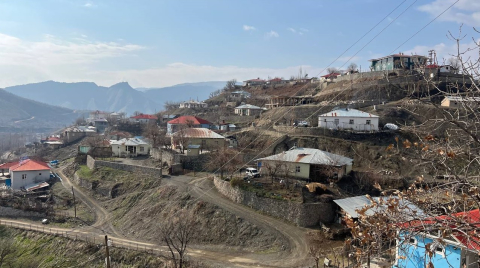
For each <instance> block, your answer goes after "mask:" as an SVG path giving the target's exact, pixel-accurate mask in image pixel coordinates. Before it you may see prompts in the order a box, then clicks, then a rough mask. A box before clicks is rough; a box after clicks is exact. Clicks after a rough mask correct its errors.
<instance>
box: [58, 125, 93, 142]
mask: <svg viewBox="0 0 480 268" xmlns="http://www.w3.org/2000/svg"><path fill="white" fill-rule="evenodd" d="M96 133H97V132H96V130H92V129H89V128H88V127H75V126H74V127H68V128H66V129H65V130H63V134H62V140H63V142H64V143H66V144H69V143H72V142H75V141H78V140H80V139H82V138H84V137H87V136H88V137H90V136H94V135H95V134H96Z"/></svg>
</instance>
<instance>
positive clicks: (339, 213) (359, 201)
mask: <svg viewBox="0 0 480 268" xmlns="http://www.w3.org/2000/svg"><path fill="white" fill-rule="evenodd" d="M389 198H390V197H370V198H368V197H367V196H365V195H360V196H354V197H348V198H343V199H336V200H333V202H334V203H335V204H336V208H335V210H336V211H335V213H336V216H335V222H337V223H341V224H344V223H345V222H344V220H345V218H349V219H352V220H354V221H357V220H358V218H359V214H358V213H357V211H358V210H361V209H362V208H364V207H365V206H369V205H371V204H372V200H374V201H375V202H378V203H381V202H380V201H381V199H383V200H384V201H388V199H389ZM398 202H399V204H400V205H401V206H402V207H403V208H404V209H405V211H412V210H415V211H417V215H422V214H423V211H422V210H421V209H420V208H419V207H417V206H415V205H414V204H413V203H411V202H408V201H407V200H403V199H401V200H399V201H398ZM383 209H386V208H385V206H383V205H379V206H378V207H376V208H372V209H369V210H367V211H366V212H365V215H367V216H372V215H374V213H376V212H380V211H381V210H383Z"/></svg>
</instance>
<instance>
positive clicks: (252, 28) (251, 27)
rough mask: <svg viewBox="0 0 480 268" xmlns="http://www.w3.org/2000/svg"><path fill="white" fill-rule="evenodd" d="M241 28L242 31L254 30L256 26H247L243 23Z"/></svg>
mask: <svg viewBox="0 0 480 268" xmlns="http://www.w3.org/2000/svg"><path fill="white" fill-rule="evenodd" d="M243 30H244V31H255V30H256V28H255V27H253V26H249V25H243Z"/></svg>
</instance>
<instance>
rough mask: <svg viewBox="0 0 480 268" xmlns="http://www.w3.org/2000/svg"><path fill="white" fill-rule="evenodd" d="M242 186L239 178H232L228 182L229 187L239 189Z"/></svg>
mask: <svg viewBox="0 0 480 268" xmlns="http://www.w3.org/2000/svg"><path fill="white" fill-rule="evenodd" d="M242 184H243V180H242V179H241V178H233V179H232V180H231V181H230V185H231V186H232V187H240V186H242Z"/></svg>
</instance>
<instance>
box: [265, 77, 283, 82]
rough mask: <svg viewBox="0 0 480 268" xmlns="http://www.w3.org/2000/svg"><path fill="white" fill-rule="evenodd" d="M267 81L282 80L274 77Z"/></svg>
mask: <svg viewBox="0 0 480 268" xmlns="http://www.w3.org/2000/svg"><path fill="white" fill-rule="evenodd" d="M268 81H270V82H272V81H282V78H278V77H275V78H273V79H270V80H268Z"/></svg>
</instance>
